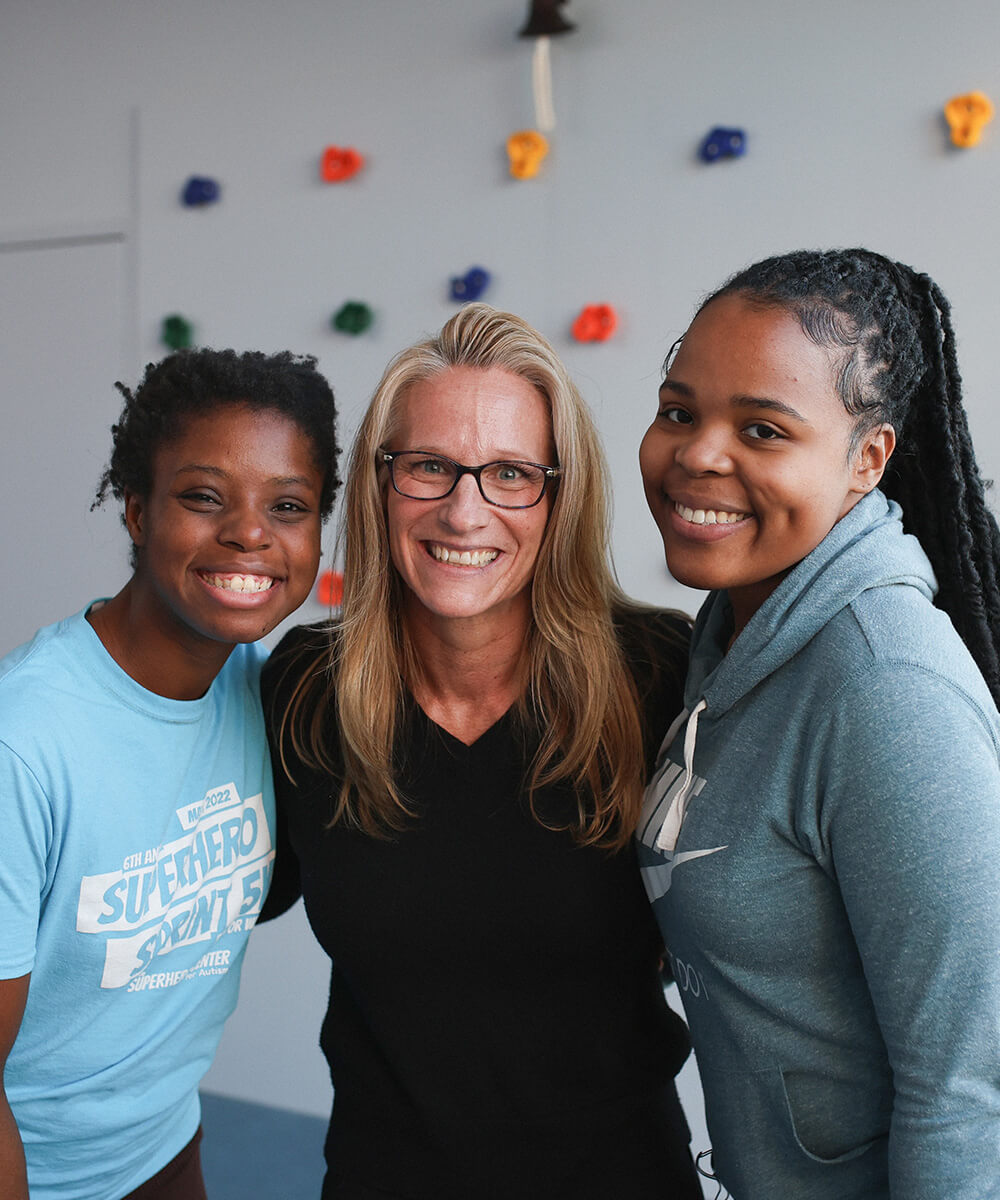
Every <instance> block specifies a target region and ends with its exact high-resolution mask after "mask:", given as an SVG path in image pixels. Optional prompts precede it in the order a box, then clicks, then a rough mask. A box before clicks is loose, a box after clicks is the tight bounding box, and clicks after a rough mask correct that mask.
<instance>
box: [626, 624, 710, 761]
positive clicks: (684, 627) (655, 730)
mask: <svg viewBox="0 0 1000 1200" xmlns="http://www.w3.org/2000/svg"><path fill="white" fill-rule="evenodd" d="M614 621H615V632H616V633H617V635H618V642H619V645H620V646H621V649H622V656H623V658H624V660H625V666H626V668H627V669H628V671H629V673H630V674H631V676H632V679H633V680H634V682H635V687H636V692H637V694H638V698H639V714H640V718H641V721H642V726H643V743H644V747H645V755H646V768H647V771H648V770H651V769H652V765H653V760H654V759H655V757H656V749H657V747H658V746H659V744H660V739H661V738H662V737H663V734H664V732H665V731H666V729H667V728H668V726H669V725H670V723H671V721H673V720H674V718H675V717H676V716H677V714H678V713H679V712H680V711H681V709H682V708H683V707H684V679H685V676H686V675H687V664H688V648H689V646H690V642H691V621H690V619H689V618H688V617H686V616H685V615H684V614H683V613H679V612H674V611H671V610H669V609H658V608H645V607H642V606H640V605H629V606H628V607H624V606H623V607H620V608H618V609H617V610H616V612H615V614H614Z"/></svg>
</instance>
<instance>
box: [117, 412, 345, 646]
mask: <svg viewBox="0 0 1000 1200" xmlns="http://www.w3.org/2000/svg"><path fill="white" fill-rule="evenodd" d="M322 486H323V476H322V472H321V471H320V470H319V469H318V468H317V466H316V463H315V462H314V454H313V447H312V444H311V442H310V440H309V438H308V437H307V436H306V434H305V433H303V431H302V430H301V429H300V428H299V426H298V425H296V424H295V422H294V421H292V420H290V419H289V418H288V417H285V416H283V415H281V414H280V413H277V412H275V411H272V410H269V409H264V410H260V411H255V410H253V409H251V408H249V407H247V406H245V405H242V404H230V403H227V404H223V405H220V406H219V407H218V408H215V409H212V410H210V411H208V412H207V413H205V414H204V415H200V416H196V417H191V418H189V419H188V420H187V421H186V422H185V423H184V426H183V429H182V431H181V433H180V436H179V437H177V438H176V439H174V440H173V441H170V442H167V443H166V444H164V445H161V446H160V447H159V448H158V449H157V451H156V453H155V455H154V457H153V483H152V487H151V489H150V495H149V496H148V497H139V496H136V495H134V494H131V493H130V494H127V495H126V504H125V518H126V523H127V525H128V529H129V533H130V534H131V536H132V540H133V542H134V543H135V545H136V547H137V548H138V561H137V565H136V571H135V575H134V577H133V579H132V582H131V584H130V591H131V596H132V605H133V609H134V611H135V612H136V614H138V616H139V619H140V620H141V622H143V628H145V629H146V630H148V634H149V636H150V638H155V637H161V638H162V637H165V638H166V639H167V640H168V641H170V642H174V643H177V642H180V643H182V644H185V645H188V646H190V645H196V644H198V643H202V644H204V643H212V644H213V645H215V646H219V645H220V644H221V645H223V646H230V647H231V646H232V645H233V644H235V643H237V642H252V641H256V640H257V639H258V638H260V637H263V635H264V634H265V633H267V632H269V631H270V630H271V629H273V628H274V627H275V625H277V624H278V622H279V621H281V620H283V619H284V618H285V617H286V616H288V615H289V613H291V612H293V611H294V610H295V609H296V608H297V607H298V606H299V605H300V604H301V603H302V601H303V600H304V599H305V598H306V596H307V595H308V594H309V589H310V588H311V587H312V584H313V581H314V579H315V577H316V571H317V568H318V566H319V554H320V529H321V519H320V515H319V505H320V494H321V490H322Z"/></svg>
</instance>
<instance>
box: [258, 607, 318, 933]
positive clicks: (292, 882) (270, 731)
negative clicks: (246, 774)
mask: <svg viewBox="0 0 1000 1200" xmlns="http://www.w3.org/2000/svg"><path fill="white" fill-rule="evenodd" d="M310 632H311V631H309V630H305V629H294V630H292V631H291V632H290V633H288V634H286V636H285V637H284V639H283V640H282V642H281V643H280V645H279V646H278V648H277V649H276V650H275V652H274V653H273V654H272V655H271V657H270V658H269V659H268V661H267V662H266V663H265V664H264V669H263V671H262V672H261V680H260V691H261V700H262V703H263V708H264V723H265V726H266V728H267V741H268V746H269V748H270V753H271V768H272V770H273V772H274V797H275V807H276V814H275V820H276V823H277V829H276V835H275V858H274V871H273V873H272V876H271V885H270V887H269V889H268V893H267V897H266V899H265V901H264V905H263V908H262V909H261V913H260V916H259V917H258V918H257V922H258V924H260V923H261V922H263V921H270V920H272V919H273V918H274V917H279V916H281V914H282V913H284V912H287V911H288V909H290V908H291V907H292V905H293V904H294V903H295V902H296V900H298V898H299V896H300V895H301V894H302V885H301V881H300V876H299V862H298V858H297V857H296V854H295V851H294V850H293V849H292V844H291V840H290V838H289V835H288V798H287V791H288V788H289V787H290V786H291V785H290V782H289V780H288V777H287V775H286V774H285V771H284V770H283V768H282V765H281V754H280V750H279V746H278V737H279V730H280V728H281V723H282V717H283V715H284V712H285V710H286V709H287V707H288V703H289V694H290V691H291V689H292V686H293V685H294V681H295V676H294V673H293V669H294V664H295V662H296V660H297V658H298V655H299V652H300V646H301V643H302V642H303V641H304V640H307V639H308V637H309V635H310Z"/></svg>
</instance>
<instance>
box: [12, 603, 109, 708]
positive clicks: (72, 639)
mask: <svg viewBox="0 0 1000 1200" xmlns="http://www.w3.org/2000/svg"><path fill="white" fill-rule="evenodd" d="M83 624H84V618H83V614H82V613H78V614H77V615H76V616H75V617H68V618H67V619H66V620H64V621H59V622H58V623H56V624H54V625H46V626H45V627H44V628H42V629H39V631H38V632H37V633H36V634H35V636H34V637H33V638H32V639H31V640H30V641H28V642H25V643H24V644H23V645H21V646H18V647H16V648H15V649H14V650H11V651H10V653H9V654H6V655H5V656H4V657H3V658H2V659H0V714H2V716H3V718H4V726H5V728H6V727H7V726H8V724H9V718H13V717H14V716H15V714H22V715H23V714H24V713H25V712H26V711H30V710H33V709H35V708H39V707H40V709H41V711H42V712H43V713H48V712H50V706H51V705H52V704H53V703H55V702H58V701H59V700H60V699H62V700H63V701H65V700H67V699H70V698H71V699H72V700H73V701H76V700H78V699H79V697H80V695H81V694H83V695H86V694H88V693H90V692H91V691H92V690H93V681H92V680H93V675H92V672H91V670H90V669H89V662H90V655H89V654H88V652H87V647H86V645H85V640H84V638H83V636H82V635H83V634H85V633H87V632H88V629H89V627H86V626H84V628H83V629H81V628H80V626H81V625H83Z"/></svg>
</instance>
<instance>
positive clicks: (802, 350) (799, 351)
mask: <svg viewBox="0 0 1000 1200" xmlns="http://www.w3.org/2000/svg"><path fill="white" fill-rule="evenodd" d="M838 364H839V356H838V355H837V354H835V353H834V352H833V351H832V350H828V349H827V348H825V347H823V346H818V345H817V344H816V343H815V342H814V341H813V340H812V339H811V338H810V337H809V336H808V334H806V333H805V331H804V330H803V328H802V326H801V324H800V323H799V319H798V317H797V316H796V315H795V314H794V313H792V312H789V311H788V310H787V309H784V308H778V307H774V306H770V305H767V306H765V305H761V304H760V303H754V302H752V301H750V300H748V299H747V298H746V297H744V296H741V295H739V294H729V295H725V296H719V297H718V298H716V299H715V300H711V301H710V302H709V303H708V304H707V305H706V306H705V307H704V308H703V309H702V310H701V312H700V313H699V314H698V315H697V316H696V317H695V319H694V321H692V323H691V327H690V328H689V329H688V331H687V333H686V334H685V335H684V340H683V341H682V342H681V344H680V347H679V349H678V351H677V354H676V356H675V358H674V360H673V362H672V363H671V364H670V368H669V370H668V372H667V378H668V379H671V380H673V379H677V380H678V381H681V382H684V383H686V384H689V385H691V386H696V387H697V386H699V385H700V386H701V387H706V388H713V389H716V388H717V389H719V390H722V391H728V392H730V393H731V394H733V393H740V394H746V395H757V394H760V395H772V394H774V393H785V392H789V391H790V392H793V393H795V394H796V396H797V397H798V398H799V399H800V400H801V399H803V398H806V397H810V398H812V399H813V400H814V401H816V402H817V403H819V402H822V401H824V400H826V401H830V402H835V403H836V404H837V405H838V406H840V407H843V406H842V405H841V402H840V398H839V396H838V394H837V389H836V371H837V367H838Z"/></svg>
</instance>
